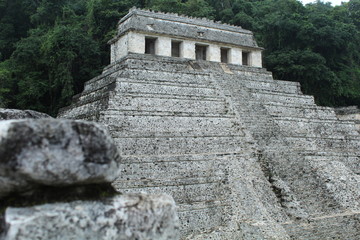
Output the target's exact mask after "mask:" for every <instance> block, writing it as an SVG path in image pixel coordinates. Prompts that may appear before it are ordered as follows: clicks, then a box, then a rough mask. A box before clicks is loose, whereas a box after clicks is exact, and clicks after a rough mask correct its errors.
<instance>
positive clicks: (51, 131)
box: [0, 119, 120, 196]
mask: <svg viewBox="0 0 360 240" xmlns="http://www.w3.org/2000/svg"><path fill="white" fill-rule="evenodd" d="M119 163H120V156H119V154H118V152H117V148H116V145H114V143H113V141H112V139H111V138H110V137H109V136H108V134H107V132H106V131H105V130H103V129H102V127H101V126H100V125H98V124H96V123H90V122H85V121H69V120H58V119H39V120H8V121H0V196H5V195H7V194H9V193H10V192H22V191H27V190H29V189H31V188H33V187H35V188H36V186H39V185H45V186H69V185H84V184H91V183H104V182H111V181H113V180H114V179H115V177H116V176H118V172H119V168H118V166H119Z"/></svg>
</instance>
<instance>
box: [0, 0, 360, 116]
mask: <svg viewBox="0 0 360 240" xmlns="http://www.w3.org/2000/svg"><path fill="white" fill-rule="evenodd" d="M132 6H136V7H139V8H147V9H153V10H157V11H163V12H177V13H182V14H186V15H191V16H196V17H206V18H210V19H214V20H220V21H222V22H226V23H230V24H234V25H240V26H242V27H243V28H245V29H249V30H252V31H253V32H254V33H255V36H256V39H257V41H258V44H259V46H262V47H264V48H265V49H266V50H265V51H264V54H263V56H264V65H265V67H266V68H268V70H270V71H272V72H273V73H274V76H275V78H277V79H286V80H290V81H299V82H300V83H301V85H302V90H303V92H304V93H306V94H311V95H314V96H315V98H316V101H317V103H318V104H321V105H327V106H342V105H358V106H360V44H359V43H360V0H350V2H348V3H343V4H342V5H341V6H336V7H332V6H331V5H330V4H326V3H322V2H316V3H314V4H308V5H306V6H303V5H302V4H301V3H300V2H299V1H297V0H221V1H220V0H0V107H8V108H20V109H34V110H38V111H42V112H46V113H50V114H52V115H56V113H57V111H58V110H59V108H60V107H63V106H65V105H67V104H69V103H70V100H71V96H72V95H74V94H76V93H79V92H81V91H82V88H83V84H84V81H86V80H89V79H90V78H92V77H94V76H96V75H97V74H99V73H100V71H101V70H102V68H103V67H104V66H106V65H107V64H108V63H109V46H108V45H107V41H108V40H109V39H110V38H111V37H112V36H113V35H114V33H115V27H116V24H117V22H118V20H119V19H120V18H121V17H122V16H124V15H125V14H126V13H127V12H128V9H129V8H131V7H132Z"/></svg>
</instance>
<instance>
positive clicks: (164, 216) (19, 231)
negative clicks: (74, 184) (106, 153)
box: [3, 194, 179, 240]
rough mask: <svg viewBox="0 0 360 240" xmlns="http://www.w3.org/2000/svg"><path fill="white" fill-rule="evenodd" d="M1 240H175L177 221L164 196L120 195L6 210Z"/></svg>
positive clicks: (173, 210) (177, 231) (168, 197)
mask: <svg viewBox="0 0 360 240" xmlns="http://www.w3.org/2000/svg"><path fill="white" fill-rule="evenodd" d="M5 218H6V224H7V233H6V235H5V236H4V237H3V239H4V240H33V239H34V240H35V239H38V240H40V239H44V240H45V239H46V240H60V239H67V240H72V239H73V240H75V239H76V240H79V239H84V240H85V239H86V240H92V239H93V240H115V239H116V240H135V239H137V240H166V239H168V240H176V239H179V221H178V217H177V214H176V209H175V203H174V200H173V199H172V198H171V197H170V196H168V195H145V194H138V195H123V196H117V197H114V198H112V199H107V200H103V201H97V202H90V201H89V202H86V201H85V202H84V201H76V202H71V203H58V204H46V205H41V206H34V207H29V208H8V209H7V210H6V215H5Z"/></svg>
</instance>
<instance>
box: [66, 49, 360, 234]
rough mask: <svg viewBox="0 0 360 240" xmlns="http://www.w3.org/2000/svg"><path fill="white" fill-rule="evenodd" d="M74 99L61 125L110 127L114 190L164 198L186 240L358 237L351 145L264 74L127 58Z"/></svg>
mask: <svg viewBox="0 0 360 240" xmlns="http://www.w3.org/2000/svg"><path fill="white" fill-rule="evenodd" d="M110 86H111V87H110ZM104 93H106V95H105V96H106V97H104ZM77 99H78V100H77V101H76V102H75V103H74V104H73V105H72V106H70V107H68V108H66V109H64V110H63V112H62V113H61V116H62V117H67V118H82V117H84V116H89V117H92V116H94V115H95V116H97V117H96V119H97V121H99V122H101V123H103V124H105V125H106V126H107V128H108V129H109V131H110V132H111V135H112V137H113V139H114V140H115V142H116V143H117V144H118V146H119V151H120V153H121V155H122V157H123V162H122V169H123V171H122V174H121V176H120V177H119V178H118V179H117V180H116V181H115V182H114V186H115V187H116V189H117V190H118V191H120V192H141V191H145V192H150V193H158V192H165V193H168V194H170V195H171V196H173V197H174V199H175V201H176V203H177V205H178V206H179V210H178V213H179V217H180V220H181V224H182V238H183V239H212V238H214V239H254V238H255V239H328V238H335V239H337V238H338V239H340V238H347V237H349V239H351V238H352V237H353V236H355V235H356V234H357V232H358V229H359V225H358V223H357V222H356V219H357V218H358V212H359V203H358V200H357V199H359V196H360V192H359V191H358V186H359V184H360V179H359V178H358V173H359V172H360V160H359V150H358V149H359V145H360V144H359V134H358V132H357V130H356V127H355V125H354V122H349V121H339V120H338V118H337V117H336V115H335V113H334V110H333V109H332V108H327V107H318V106H316V105H315V103H314V99H313V97H312V96H306V95H303V94H302V93H301V90H300V85H299V84H298V83H294V82H288V81H279V80H273V78H272V75H271V73H269V72H267V71H266V70H265V69H261V68H254V67H249V66H241V65H232V64H221V63H216V62H210V61H190V60H188V59H183V58H171V57H160V56H153V55H143V54H130V55H128V56H126V57H124V58H123V59H122V60H121V61H118V62H116V63H114V64H112V65H110V66H108V67H107V68H106V69H104V72H103V75H102V76H100V77H98V78H95V79H93V80H90V81H89V82H87V83H86V85H85V91H84V92H83V93H82V94H81V95H80V96H79V97H78V98H77ZM91 99H92V101H91ZM98 99H99V100H100V99H101V101H104V102H105V103H102V104H97V103H98V102H99V100H98ZM90 106H99V108H97V110H96V111H97V113H94V112H93V111H92V110H91V109H92V107H90ZM347 224H350V225H347ZM342 229H347V230H346V231H343V230H342ZM310 236H311V238H310Z"/></svg>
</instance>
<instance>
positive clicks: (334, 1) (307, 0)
mask: <svg viewBox="0 0 360 240" xmlns="http://www.w3.org/2000/svg"><path fill="white" fill-rule="evenodd" d="M300 1H301V2H302V3H303V4H304V5H305V4H307V3H312V2H316V0H300ZM348 1H349V0H322V2H331V5H332V6H336V5H340V4H341V2H348Z"/></svg>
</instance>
